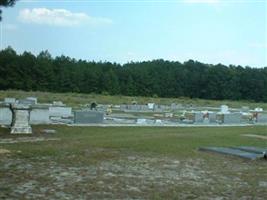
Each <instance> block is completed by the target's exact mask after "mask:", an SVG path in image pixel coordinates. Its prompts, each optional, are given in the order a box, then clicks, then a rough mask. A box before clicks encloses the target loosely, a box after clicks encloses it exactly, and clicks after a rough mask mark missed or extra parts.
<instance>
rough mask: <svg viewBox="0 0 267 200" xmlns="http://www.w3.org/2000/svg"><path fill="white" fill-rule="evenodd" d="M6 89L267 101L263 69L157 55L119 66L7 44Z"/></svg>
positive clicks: (1, 73) (0, 71)
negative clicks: (21, 49) (18, 50)
mask: <svg viewBox="0 0 267 200" xmlns="http://www.w3.org/2000/svg"><path fill="white" fill-rule="evenodd" d="M7 89H18V90H25V91H49V92H80V93H98V94H110V95H128V96H158V97H190V98H201V99H215V100H222V99H230V100H252V101H256V102H260V101H262V102H267V67H265V68H251V67H242V66H234V65H230V66H225V65H222V64H217V65H211V64H204V63H201V62H198V61H193V60H189V61H187V62H184V63H180V62H171V61H165V60H161V59H160V60H153V61H145V62H130V63H127V64H123V65H121V64H117V63H111V62H94V61H85V60H76V59H73V58H70V57H67V56H64V55H62V56H58V57H55V58H53V57H52V56H51V55H50V53H49V52H48V51H42V52H41V53H39V55H37V56H35V55H33V54H32V53H30V52H24V53H22V54H17V53H16V51H14V50H13V49H12V48H11V47H8V48H6V49H4V50H2V51H0V90H7Z"/></svg>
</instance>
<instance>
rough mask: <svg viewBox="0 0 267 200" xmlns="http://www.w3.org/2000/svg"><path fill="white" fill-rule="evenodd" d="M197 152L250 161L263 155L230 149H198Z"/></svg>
mask: <svg viewBox="0 0 267 200" xmlns="http://www.w3.org/2000/svg"><path fill="white" fill-rule="evenodd" d="M199 150H200V151H209V152H215V153H220V154H225V155H231V156H237V157H240V158H246V159H251V160H255V159H259V158H264V155H263V154H259V153H252V152H248V151H243V150H239V149H235V148H230V147H200V148H199Z"/></svg>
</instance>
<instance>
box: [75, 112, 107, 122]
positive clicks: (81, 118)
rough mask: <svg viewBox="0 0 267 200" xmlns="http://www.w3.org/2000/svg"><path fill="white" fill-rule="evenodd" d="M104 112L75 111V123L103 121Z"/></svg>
mask: <svg viewBox="0 0 267 200" xmlns="http://www.w3.org/2000/svg"><path fill="white" fill-rule="evenodd" d="M103 121H104V113H103V112H98V111H75V112H74V123H75V124H90V123H103Z"/></svg>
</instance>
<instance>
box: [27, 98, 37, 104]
mask: <svg viewBox="0 0 267 200" xmlns="http://www.w3.org/2000/svg"><path fill="white" fill-rule="evenodd" d="M26 100H30V101H32V102H33V104H37V97H27V98H26Z"/></svg>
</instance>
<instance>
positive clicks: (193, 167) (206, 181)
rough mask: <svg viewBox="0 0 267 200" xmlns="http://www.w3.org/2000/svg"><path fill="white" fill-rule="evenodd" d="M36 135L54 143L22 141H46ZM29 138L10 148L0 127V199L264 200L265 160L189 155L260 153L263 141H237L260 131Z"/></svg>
mask: <svg viewBox="0 0 267 200" xmlns="http://www.w3.org/2000/svg"><path fill="white" fill-rule="evenodd" d="M44 128H45V129H48V130H55V132H54V133H53V135H55V137H56V138H54V139H57V138H58V139H59V140H50V141H48V140H44V141H42V142H41V141H38V143H36V142H32V141H31V140H30V139H32V140H34V139H36V138H47V139H49V138H50V137H45V135H46V134H47V133H43V130H44ZM33 132H34V135H33V136H32V137H25V139H24V140H22V139H21V141H18V142H17V143H14V144H13V143H11V142H10V141H12V140H14V141H15V140H19V139H18V137H16V136H14V135H12V136H10V135H9V134H8V132H7V131H6V129H3V128H0V136H2V137H4V138H3V139H2V140H4V139H6V140H5V141H3V143H0V155H1V159H0V177H1V178H0V199H20V198H21V197H23V198H24V199H192V198H193V199H203V200H204V199H227V200H230V199H256V200H263V199H265V198H266V194H267V193H266V191H267V190H266V189H267V181H266V180H267V162H266V161H258V160H257V161H251V160H247V159H246V160H244V159H236V158H234V157H233V158H232V157H226V156H214V154H210V153H203V152H199V151H196V148H197V147H198V146H205V145H208V144H213V145H214V146H218V145H224V146H236V147H237V148H240V149H236V150H239V151H241V150H243V149H245V150H246V151H253V152H254V151H257V152H258V150H260V151H261V150H262V149H260V148H262V147H264V146H265V145H266V142H265V141H264V140H253V141H251V138H248V137H240V135H242V134H248V133H259V134H262V135H264V134H265V135H266V127H264V126H257V127H227V128H226V127H220V128H191V127H189V128H177V127H175V128H164V127H157V128H154V127H150V128H147V127H146V128H144V127H116V128H114V127H109V128H101V127H90V128H88V127H68V126H61V125H45V126H44V125H43V126H33ZM36 134H37V135H36ZM7 137H10V138H7ZM19 138H23V137H19ZM7 139H9V140H7ZM51 139H53V138H52V137H51ZM8 142H10V143H8ZM251 143H253V144H254V146H253V147H254V148H251V146H249V144H251ZM253 152H252V153H253ZM257 152H255V153H257Z"/></svg>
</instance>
